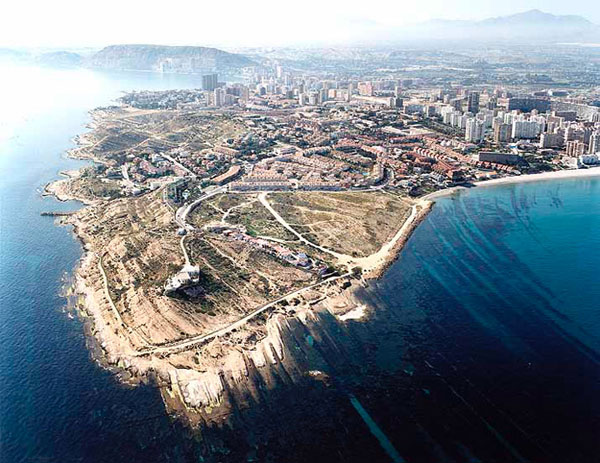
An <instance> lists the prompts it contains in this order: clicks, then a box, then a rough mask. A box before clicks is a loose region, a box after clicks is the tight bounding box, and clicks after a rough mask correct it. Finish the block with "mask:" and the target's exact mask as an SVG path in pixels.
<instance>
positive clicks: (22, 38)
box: [0, 0, 600, 48]
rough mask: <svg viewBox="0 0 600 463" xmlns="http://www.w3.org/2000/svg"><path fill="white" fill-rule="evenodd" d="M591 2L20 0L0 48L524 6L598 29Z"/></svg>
mask: <svg viewBox="0 0 600 463" xmlns="http://www.w3.org/2000/svg"><path fill="white" fill-rule="evenodd" d="M594 3H595V2H592V1H591V0H581V1H578V2H574V3H573V2H571V3H565V2H560V1H558V0H550V1H542V0H525V1H517V0H508V1H505V2H501V3H496V2H487V3H484V4H482V3H478V2H473V1H472V0H460V1H455V2H451V3H448V2H444V1H443V0H424V1H421V2H419V3H418V4H404V3H398V4H393V5H390V4H389V2H387V1H384V0H373V1H371V2H369V4H368V8H364V7H361V6H360V4H357V3H355V2H342V1H341V0H333V1H330V2H326V3H324V2H318V1H316V0H307V1H305V2H304V3H303V4H302V6H293V7H292V6H287V7H286V6H282V5H281V4H280V3H279V2H277V1H275V0H267V1H265V2H261V4H260V5H257V4H252V3H248V2H238V1H236V2H234V3H233V4H228V6H227V8H224V7H223V5H222V4H195V3H192V2H189V1H187V0H173V1H172V2H170V3H169V5H168V7H167V6H164V5H163V4H161V3H159V2H157V1H156V0H150V1H147V2H141V1H139V0H134V1H131V2H127V3H125V2H117V1H116V0H107V1H105V2H103V3H102V4H101V5H99V6H98V7H97V9H96V11H94V12H93V17H90V14H89V12H88V11H86V10H85V9H83V8H82V7H81V4H80V3H78V2H76V1H75V0H57V1H56V2H52V3H38V2H37V1H32V0H25V1H22V2H20V3H16V2H13V3H10V4H8V5H6V6H5V7H4V14H3V21H2V22H1V23H0V47H6V48H75V47H102V46H106V45H111V44H117V43H153V44H162V45H203V46H216V47H244V46H248V47H252V46H287V45H310V44H332V45H339V44H343V43H350V42H352V41H356V40H364V39H365V38H368V37H370V36H371V35H372V34H373V32H374V31H377V32H380V31H395V30H397V29H401V28H402V27H406V26H409V25H413V24H416V23H420V22H424V21H429V20H434V19H442V20H484V19H487V18H491V17H498V16H506V15H512V14H516V13H522V12H525V11H528V10H532V9H539V10H542V11H544V12H546V13H551V14H554V15H579V16H582V17H584V18H585V19H587V20H589V21H591V22H593V23H595V24H600V8H594ZM32 12H35V14H34V15H32ZM24 24H26V25H27V26H26V27H23V25H24ZM376 38H377V39H379V37H376Z"/></svg>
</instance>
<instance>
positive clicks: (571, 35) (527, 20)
mask: <svg viewBox="0 0 600 463" xmlns="http://www.w3.org/2000/svg"><path fill="white" fill-rule="evenodd" d="M416 31H419V32H420V33H421V34H423V35H422V37H423V36H424V38H427V39H441V40H464V39H477V40H482V41H497V40H501V41H515V40H531V41H534V42H538V41H544V42H549V43H554V42H558V41H576V42H583V41H586V40H598V39H600V27H599V26H597V25H596V24H593V23H592V22H590V21H588V20H587V19H585V18H582V17H581V16H574V15H567V16H557V15H553V14H550V13H544V12H543V11H540V10H530V11H525V12H523V13H518V14H513V15H510V16H500V17H497V18H489V19H484V20H482V21H447V20H433V21H428V22H425V23H422V24H419V25H416V26H413V27H411V28H408V29H407V30H406V31H405V34H404V35H405V36H408V35H410V33H413V32H416Z"/></svg>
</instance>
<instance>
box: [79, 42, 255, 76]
mask: <svg viewBox="0 0 600 463" xmlns="http://www.w3.org/2000/svg"><path fill="white" fill-rule="evenodd" d="M254 64H255V63H254V62H253V61H251V60H250V59H248V58H246V57H245V56H242V55H238V54H235V53H228V52H226V51H223V50H219V49H217V48H208V47H189V46H166V45H111V46H108V47H105V48H103V49H102V50H100V51H99V52H97V53H95V54H94V55H92V56H91V57H90V58H89V59H88V60H87V61H86V65H87V66H89V67H93V68H98V69H111V70H135V71H158V72H208V71H227V70H234V69H240V68H243V67H246V66H252V65H254Z"/></svg>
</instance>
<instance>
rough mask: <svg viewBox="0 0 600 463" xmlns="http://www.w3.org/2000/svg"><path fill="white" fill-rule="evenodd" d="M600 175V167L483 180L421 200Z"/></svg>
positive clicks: (431, 194)
mask: <svg viewBox="0 0 600 463" xmlns="http://www.w3.org/2000/svg"><path fill="white" fill-rule="evenodd" d="M599 175H600V167H591V168H588V169H572V170H558V171H553V172H542V173H539V174H525V175H518V176H514V177H502V178H495V179H492V180H483V181H480V182H475V183H473V186H472V187H464V186H456V187H452V188H446V189H444V190H439V191H435V192H433V193H430V194H428V195H425V196H423V197H422V198H421V199H423V200H426V201H435V200H436V199H439V198H442V197H445V196H449V195H451V194H453V193H455V192H457V191H461V190H467V189H469V188H473V187H479V188H481V187H489V186H499V185H509V184H512V183H525V182H542V181H549V180H559V179H567V178H583V177H596V176H599Z"/></svg>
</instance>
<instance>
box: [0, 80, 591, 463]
mask: <svg viewBox="0 0 600 463" xmlns="http://www.w3.org/2000/svg"><path fill="white" fill-rule="evenodd" d="M0 72H2V76H3V84H4V85H3V87H2V88H1V89H0V101H1V102H2V107H1V110H0V461H1V462H2V463H4V462H5V461H6V462H9V463H13V462H21V461H23V462H25V461H50V462H57V463H58V462H60V463H62V462H68V461H85V462H107V461H110V462H132V461H145V462H150V461H161V462H162V461H169V462H172V461H178V462H187V461H202V460H201V457H202V458H203V459H204V460H203V461H232V462H236V461H278V462H279V461H298V462H300V461H302V462H305V461H328V462H329V461H345V462H348V461H357V462H358V461H361V462H363V461H367V460H369V461H391V460H396V461H401V460H402V461H407V462H409V463H411V462H413V463H414V462H418V463H428V462H432V463H433V462H435V463H438V462H466V461H469V462H475V461H482V462H499V463H500V462H502V463H504V462H512V461H531V462H540V463H548V462H556V463H559V462H560V463H564V462H578V463H587V462H595V461H598V458H597V455H598V454H599V450H600V448H599V446H598V443H597V436H598V433H599V431H600V426H599V423H600V400H599V392H600V389H599V384H600V371H599V368H598V362H599V349H600V313H599V312H600V309H599V306H598V300H600V298H599V291H600V289H599V282H600V279H599V277H598V274H599V273H598V269H599V268H600V233H599V232H598V230H599V229H600V227H599V225H600V200H599V198H600V181H599V180H596V179H577V180H560V181H551V182H539V183H527V184H522V185H510V186H502V187H494V188H479V189H473V190H470V191H466V192H463V193H461V194H459V195H458V196H454V197H449V198H444V199H442V200H440V201H439V202H438V203H437V205H436V206H435V208H434V209H433V211H432V213H431V214H430V215H429V216H428V218H427V219H426V220H425V221H424V222H423V224H422V225H421V226H420V227H419V228H418V229H417V231H416V232H415V233H414V235H413V236H412V237H411V239H410V240H409V242H408V243H407V246H406V248H405V250H404V251H403V252H402V253H401V255H400V257H399V259H398V261H397V262H396V263H395V264H394V265H393V266H392V267H391V268H390V270H389V272H388V273H387V274H386V275H385V276H384V278H382V279H381V280H380V281H379V282H378V283H377V284H374V285H372V287H371V288H368V289H366V290H363V291H362V292H361V297H363V298H364V299H365V300H367V301H368V302H370V303H372V304H373V306H374V307H376V309H377V310H376V311H375V312H374V313H373V314H372V315H371V317H370V318H369V320H368V321H366V322H364V323H363V322H350V323H347V324H345V325H343V326H340V325H339V324H337V323H336V322H335V320H333V319H331V318H326V317H325V318H323V319H322V326H323V330H325V329H326V330H328V332H329V335H328V336H323V335H322V334H323V333H321V335H318V336H317V335H316V334H315V333H314V332H313V331H311V332H307V331H306V330H305V329H304V328H302V327H298V328H297V333H296V336H297V337H296V339H295V340H294V342H296V345H297V346H307V347H306V348H307V349H309V352H308V354H306V357H305V358H304V359H303V362H304V363H303V365H304V367H306V368H307V369H319V370H325V371H327V373H328V374H329V376H330V380H329V381H326V382H315V381H312V380H307V381H302V382H300V383H299V384H291V383H290V381H289V380H288V377H287V376H286V375H287V373H286V372H285V371H283V370H281V369H280V367H277V371H276V372H275V373H274V374H275V375H276V376H277V377H278V378H279V380H278V383H279V384H281V385H280V386H278V388H276V389H275V390H273V391H266V390H261V392H260V401H259V400H254V399H252V400H250V401H249V402H248V398H247V397H245V398H244V400H245V402H244V405H247V406H245V407H243V408H242V407H240V408H239V409H237V410H236V413H235V416H234V417H233V418H232V420H231V422H230V426H229V427H223V428H211V429H208V430H206V431H205V432H204V433H203V440H201V441H197V440H194V439H190V438H189V436H188V432H187V431H186V430H185V429H184V428H183V427H182V426H181V425H179V424H178V423H177V422H176V421H173V420H171V419H169V418H168V417H167V416H166V414H165V412H164V407H163V405H162V403H161V400H160V396H159V394H158V392H157V391H156V390H155V389H153V387H152V386H151V385H150V386H145V387H140V388H136V389H126V388H124V387H122V386H120V385H119V384H118V383H117V381H116V380H115V379H114V378H113V377H112V375H111V373H109V372H107V371H104V370H102V369H101V368H99V367H98V366H97V365H96V364H95V363H94V362H93V361H92V360H91V359H90V356H89V353H88V350H87V349H86V345H85V337H84V334H83V333H84V330H83V326H82V324H81V323H80V322H79V321H77V320H72V319H70V318H69V317H67V315H66V314H65V313H64V311H63V308H64V303H65V301H64V299H62V298H60V297H59V296H58V294H59V292H60V288H61V285H62V279H63V276H64V275H65V273H68V272H70V271H71V270H72V269H73V267H74V266H75V265H76V262H77V259H78V258H79V256H80V252H81V249H80V246H79V243H78V242H77V241H76V240H75V239H74V238H73V237H72V235H71V234H70V231H69V230H68V229H67V228H62V227H56V226H55V225H54V222H53V220H52V219H51V218H48V217H40V215H39V213H40V212H41V211H45V210H68V209H71V208H75V207H78V205H76V204H69V203H65V204H61V203H57V202H56V201H54V200H52V199H49V198H48V199H42V198H41V197H40V195H39V193H40V189H41V188H42V187H43V186H44V185H45V184H46V183H47V182H48V181H50V180H52V179H55V178H56V176H57V172H58V171H59V170H62V169H70V168H75V167H77V166H79V165H80V163H79V162H77V161H73V160H68V159H65V158H64V157H63V154H64V151H65V150H66V149H68V148H70V147H72V143H71V141H70V139H71V138H72V137H73V136H75V135H77V134H78V133H81V132H82V131H83V130H85V124H86V123H87V122H88V121H89V118H88V115H87V111H88V110H89V109H92V108H94V107H95V106H98V105H106V104H109V103H110V102H111V101H112V100H113V99H114V98H116V97H118V96H119V94H120V92H121V91H124V90H131V89H145V88H146V89H149V88H157V89H158V88H181V87H194V86H197V85H198V84H197V82H196V80H195V78H194V77H193V76H174V75H171V76H160V75H153V74H129V73H120V74H104V73H96V72H91V71H85V70H69V71H67V70H51V69H45V70H42V69H39V68H10V69H3V70H2V71H0ZM349 397H352V398H353V401H350V400H349ZM248 403H249V405H248ZM357 404H358V405H359V406H358V407H357ZM400 459H401V460H400Z"/></svg>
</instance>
